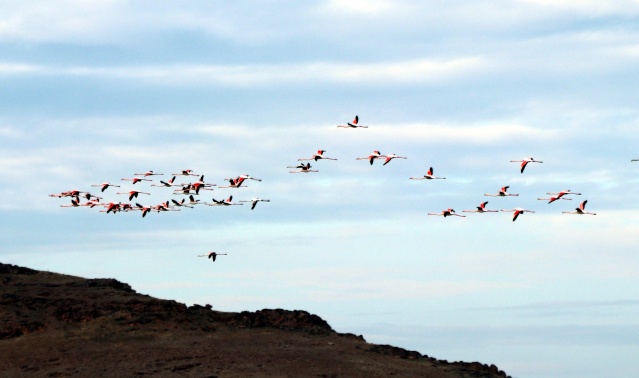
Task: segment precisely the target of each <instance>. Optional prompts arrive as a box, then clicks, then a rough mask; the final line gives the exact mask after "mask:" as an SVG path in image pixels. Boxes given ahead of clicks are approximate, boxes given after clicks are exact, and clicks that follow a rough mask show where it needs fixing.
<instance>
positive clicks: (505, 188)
mask: <svg viewBox="0 0 639 378" xmlns="http://www.w3.org/2000/svg"><path fill="white" fill-rule="evenodd" d="M508 188H510V186H504V187H503V188H501V189H500V190H499V192H498V193H497V194H484V196H487V197H509V196H510V197H516V196H518V195H519V194H510V193H506V190H508Z"/></svg>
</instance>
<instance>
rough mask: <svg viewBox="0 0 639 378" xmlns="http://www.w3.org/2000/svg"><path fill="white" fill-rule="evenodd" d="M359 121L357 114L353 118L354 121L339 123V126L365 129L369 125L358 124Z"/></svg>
mask: <svg viewBox="0 0 639 378" xmlns="http://www.w3.org/2000/svg"><path fill="white" fill-rule="evenodd" d="M358 123H359V117H358V116H357V115H356V116H355V119H353V122H348V123H347V124H346V125H337V127H343V128H345V129H354V128H358V127H361V128H365V129H367V128H368V126H362V125H358Z"/></svg>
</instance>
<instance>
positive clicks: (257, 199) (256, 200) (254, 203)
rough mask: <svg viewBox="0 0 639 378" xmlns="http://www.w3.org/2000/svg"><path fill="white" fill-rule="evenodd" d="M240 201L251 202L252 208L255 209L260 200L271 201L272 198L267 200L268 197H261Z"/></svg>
mask: <svg viewBox="0 0 639 378" xmlns="http://www.w3.org/2000/svg"><path fill="white" fill-rule="evenodd" d="M240 202H250V203H251V210H253V209H255V206H257V203H258V202H271V200H267V199H261V198H253V199H251V200H248V201H247V200H244V201H240Z"/></svg>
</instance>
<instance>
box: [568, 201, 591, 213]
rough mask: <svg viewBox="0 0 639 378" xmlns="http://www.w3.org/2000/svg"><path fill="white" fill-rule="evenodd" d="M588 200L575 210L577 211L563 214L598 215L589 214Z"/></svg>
mask: <svg viewBox="0 0 639 378" xmlns="http://www.w3.org/2000/svg"><path fill="white" fill-rule="evenodd" d="M587 202H588V200H585V201H583V202H582V203H580V204H579V207H577V208H575V211H562V212H561V213H562V214H578V215H584V214H587V215H597V213H589V212H587V211H586V203H587Z"/></svg>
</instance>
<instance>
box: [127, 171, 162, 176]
mask: <svg viewBox="0 0 639 378" xmlns="http://www.w3.org/2000/svg"><path fill="white" fill-rule="evenodd" d="M163 175H164V173H154V172H153V171H146V172H144V173H135V174H134V176H144V177H147V176H163Z"/></svg>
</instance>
